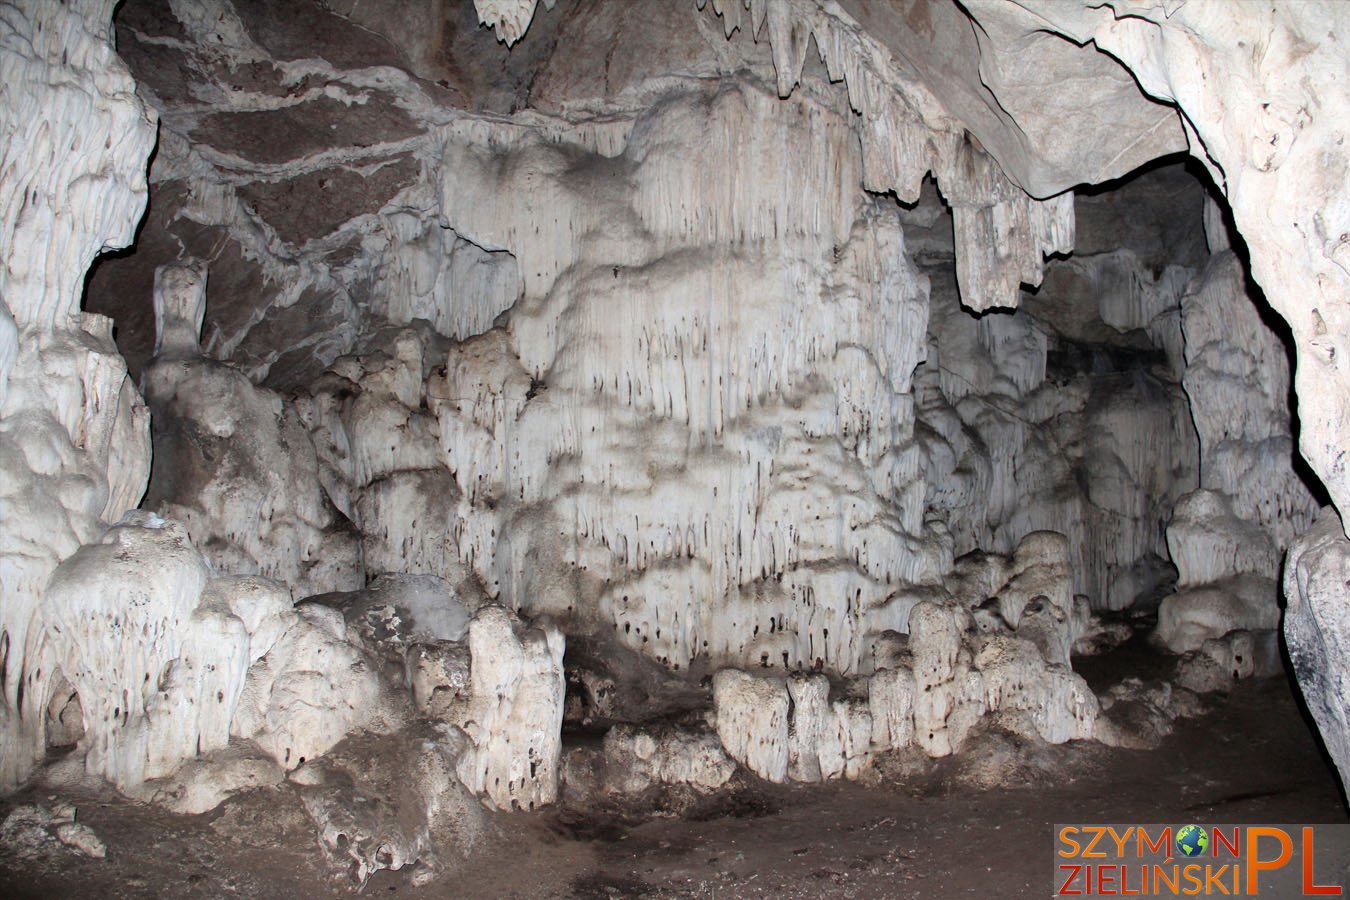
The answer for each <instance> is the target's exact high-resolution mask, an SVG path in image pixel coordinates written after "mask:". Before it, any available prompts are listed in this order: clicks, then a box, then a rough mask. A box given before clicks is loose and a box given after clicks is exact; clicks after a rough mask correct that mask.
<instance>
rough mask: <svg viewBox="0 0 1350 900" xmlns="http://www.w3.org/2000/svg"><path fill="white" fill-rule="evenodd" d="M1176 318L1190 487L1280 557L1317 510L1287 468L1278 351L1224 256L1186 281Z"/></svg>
mask: <svg viewBox="0 0 1350 900" xmlns="http://www.w3.org/2000/svg"><path fill="white" fill-rule="evenodd" d="M1181 314H1182V315H1181V328H1182V333H1183V334H1184V336H1185V340H1186V370H1185V375H1184V377H1183V383H1184V385H1185V388H1186V393H1187V394H1188V395H1189V396H1190V399H1191V414H1192V417H1193V419H1194V421H1195V427H1196V431H1197V432H1198V434H1199V438H1200V485H1199V486H1200V487H1201V488H1204V489H1206V490H1213V491H1219V492H1222V493H1224V494H1226V495H1228V497H1229V498H1230V499H1231V501H1232V504H1233V512H1234V514H1235V515H1237V516H1238V517H1239V518H1240V519H1243V520H1244V521H1247V522H1253V523H1255V524H1257V525H1259V526H1261V528H1262V529H1263V530H1265V531H1266V532H1267V533H1268V534H1269V535H1270V538H1271V541H1272V543H1273V544H1274V547H1275V550H1276V552H1278V553H1283V552H1284V550H1285V549H1286V548H1287V547H1288V546H1289V542H1290V541H1291V540H1292V539H1293V538H1294V536H1295V535H1299V534H1302V533H1303V532H1304V531H1306V530H1307V529H1308V526H1309V525H1311V524H1312V521H1313V519H1314V518H1315V517H1316V512H1317V504H1316V501H1314V499H1313V497H1312V494H1311V493H1310V492H1309V490H1308V488H1307V486H1306V485H1305V484H1304V483H1303V480H1302V479H1301V478H1300V476H1299V475H1298V474H1297V473H1296V472H1295V471H1294V468H1293V459H1294V452H1295V451H1294V441H1293V438H1292V436H1291V434H1290V414H1289V357H1288V350H1287V348H1286V347H1285V345H1284V343H1283V341H1281V339H1280V337H1279V336H1278V335H1276V334H1275V333H1274V332H1273V331H1272V330H1271V328H1270V326H1268V325H1267V324H1266V323H1264V322H1263V321H1262V320H1261V316H1260V313H1259V312H1258V310H1257V307H1256V305H1255V304H1254V303H1253V302H1252V301H1251V300H1250V298H1249V297H1248V296H1247V292H1246V288H1245V275H1244V273H1243V270H1242V265H1241V263H1240V262H1239V261H1238V259H1237V257H1236V255H1235V254H1234V253H1233V252H1231V251H1224V252H1220V253H1218V254H1216V255H1215V256H1214V257H1213V258H1212V260H1211V261H1210V264H1209V266H1208V268H1207V269H1206V271H1205V272H1203V273H1202V274H1201V275H1200V276H1199V277H1198V278H1197V279H1196V280H1195V281H1194V282H1192V284H1191V285H1190V286H1189V288H1188V289H1187V291H1186V294H1185V296H1184V297H1183V298H1182V302H1181Z"/></svg>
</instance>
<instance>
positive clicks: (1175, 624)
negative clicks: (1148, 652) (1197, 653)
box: [1156, 491, 1280, 653]
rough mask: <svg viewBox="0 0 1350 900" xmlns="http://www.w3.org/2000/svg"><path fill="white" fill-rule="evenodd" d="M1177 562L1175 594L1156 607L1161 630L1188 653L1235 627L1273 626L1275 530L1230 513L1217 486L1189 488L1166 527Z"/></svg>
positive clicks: (1276, 613)
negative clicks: (1273, 531)
mask: <svg viewBox="0 0 1350 900" xmlns="http://www.w3.org/2000/svg"><path fill="white" fill-rule="evenodd" d="M1167 540H1168V544H1169V545H1170V546H1171V548H1172V559H1173V561H1174V562H1175V563H1176V566H1177V573H1178V579H1177V592H1176V593H1175V594H1172V595H1170V596H1168V597H1167V598H1165V599H1164V600H1163V602H1162V605H1161V606H1160V607H1159V609H1158V628H1157V632H1156V636H1157V638H1158V640H1159V641H1161V642H1162V643H1163V645H1164V646H1166V647H1167V648H1168V649H1170V650H1172V651H1174V652H1177V653H1184V652H1186V651H1188V650H1195V649H1198V648H1199V647H1200V646H1201V645H1202V644H1203V643H1204V642H1205V641H1206V640H1208V639H1211V638H1220V637H1223V636H1224V635H1225V634H1227V633H1228V632H1229V631H1233V630H1235V629H1243V630H1253V629H1266V630H1269V629H1272V628H1275V627H1277V626H1278V625H1279V623H1280V610H1279V606H1278V603H1277V594H1278V586H1277V584H1276V582H1275V577H1274V576H1275V575H1276V573H1278V571H1279V560H1280V557H1279V554H1278V552H1277V551H1276V549H1275V545H1274V541H1273V540H1272V538H1271V536H1270V535H1269V534H1268V533H1267V532H1266V531H1265V530H1264V529H1262V528H1261V527H1260V526H1259V525H1257V524H1256V523H1254V522H1249V521H1245V520H1243V519H1240V518H1238V517H1237V515H1236V514H1234V512H1233V508H1232V504H1231V503H1230V501H1229V499H1228V497H1227V496H1226V495H1224V494H1221V493H1218V492H1215V491H1196V492H1194V493H1191V494H1187V495H1186V496H1185V497H1183V498H1182V500H1181V502H1180V503H1178V504H1177V509H1176V512H1174V513H1173V515H1172V521H1171V523H1170V524H1169V525H1168V526H1167Z"/></svg>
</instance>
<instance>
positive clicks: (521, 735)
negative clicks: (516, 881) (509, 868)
mask: <svg viewBox="0 0 1350 900" xmlns="http://www.w3.org/2000/svg"><path fill="white" fill-rule="evenodd" d="M468 645H469V654H470V659H471V660H472V662H471V680H470V686H469V694H468V698H467V700H466V701H465V703H464V704H463V705H462V707H460V708H458V709H457V710H456V711H455V713H454V715H455V716H456V724H458V725H460V726H461V727H462V728H463V729H464V732H465V733H466V734H467V735H468V736H469V742H470V745H471V746H470V747H469V748H467V749H466V750H465V752H464V753H463V754H462V755H461V756H460V758H459V761H458V762H457V764H456V772H457V773H458V775H459V780H460V781H461V782H462V783H463V784H464V786H465V787H467V788H468V789H469V790H470V791H472V792H473V793H474V794H476V795H478V796H480V797H485V798H487V799H488V800H489V801H491V802H492V803H493V804H494V805H495V806H496V807H497V808H499V809H508V810H509V809H534V808H536V807H538V806H542V805H544V804H547V803H552V802H553V801H554V800H555V799H556V798H557V795H558V767H559V759H560V756H561V754H562V716H563V695H564V691H565V687H566V685H565V682H564V679H563V669H562V657H563V646H564V639H563V636H562V633H561V632H560V631H559V630H558V628H557V626H555V625H553V624H552V623H547V622H545V623H540V624H539V625H537V626H535V627H524V626H522V624H521V623H520V622H519V621H518V620H517V619H515V617H514V616H512V615H511V613H510V612H509V611H507V610H506V609H503V608H502V607H500V606H496V605H492V604H489V605H487V606H484V607H483V608H482V609H480V610H479V611H478V613H477V614H476V615H475V616H474V617H473V619H472V621H470V622H469V635H468Z"/></svg>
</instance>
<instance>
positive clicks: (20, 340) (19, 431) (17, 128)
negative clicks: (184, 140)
mask: <svg viewBox="0 0 1350 900" xmlns="http://www.w3.org/2000/svg"><path fill="white" fill-rule="evenodd" d="M112 7H113V4H112V3H111V2H100V0H85V2H72V3H66V4H51V3H41V2H34V3H25V2H20V3H6V4H4V5H3V6H0V21H3V22H4V29H5V32H6V33H5V36H4V38H3V39H0V81H3V84H4V87H3V89H0V90H2V91H3V101H2V102H0V145H2V146H3V150H0V173H3V175H0V180H3V183H4V193H3V204H2V205H0V210H2V212H0V235H3V243H4V245H5V247H6V253H5V260H4V264H3V265H2V266H0V717H2V718H0V789H4V790H9V789H12V788H13V787H14V786H15V785H17V784H18V783H20V782H21V781H23V779H24V778H25V777H27V775H28V773H29V771H30V770H31V769H32V767H33V766H34V764H35V763H36V762H37V761H38V760H40V759H41V758H42V755H43V753H44V751H45V744H46V708H47V703H48V701H49V700H50V699H51V696H52V691H53V686H54V684H55V683H56V682H57V681H58V680H59V679H60V678H61V674H60V671H59V670H58V668H57V664H56V653H55V651H54V649H53V647H52V644H51V641H50V640H49V637H48V635H47V633H46V630H45V629H46V625H47V622H46V616H45V615H44V613H43V610H42V605H43V592H44V590H45V588H46V583H47V579H48V577H49V576H50V575H51V574H52V571H53V570H54V569H55V568H56V566H57V564H58V563H60V562H61V561H62V560H63V559H65V558H66V557H68V556H70V555H71V554H73V553H74V552H75V551H76V550H77V549H78V548H79V547H80V545H81V544H85V543H88V542H90V541H94V540H96V539H97V538H98V536H99V534H100V532H101V530H102V528H103V527H104V526H106V525H107V524H109V523H111V522H115V521H117V519H118V518H119V517H120V516H121V515H122V513H123V512H124V511H125V510H127V509H130V508H133V507H135V506H136V504H137V503H139V501H140V499H141V495H142V493H143V492H144V490H145V484H146V478H147V476H148V474H149V468H150V446H149V439H148V416H147V414H146V410H145V406H144V404H143V403H142V402H141V398H140V396H139V394H137V392H136V390H135V388H134V387H133V386H132V384H131V383H130V381H129V380H128V379H127V377H126V366H125V364H124V363H123V361H122V357H121V356H120V354H119V353H118V351H117V348H116V347H115V346H114V344H113V340H112V322H111V321H110V320H109V319H107V318H105V317H103V316H100V315H97V314H92V313H87V312H83V311H82V310H81V309H80V301H81V296H82V290H83V273H84V271H85V270H86V269H88V267H89V265H90V263H92V262H93V260H94V257H95V256H97V255H98V254H99V253H100V252H101V251H103V250H104V249H109V248H114V247H120V246H126V245H127V244H130V243H131V241H132V238H133V236H134V233H135V227H136V222H137V221H138V220H139V218H140V216H141V214H142V212H143V211H144V208H145V202H146V189H147V185H146V179H145V160H146V158H147V157H148V156H149V154H150V150H151V148H152V147H153V146H154V137H155V118H154V114H153V112H151V111H149V110H148V109H147V108H146V107H145V106H144V105H143V104H142V103H141V101H140V99H139V98H138V97H137V96H136V93H135V84H134V82H133V81H132V79H131V76H130V74H129V73H128V72H127V69H126V66H125V65H124V64H123V63H122V61H121V59H119V58H118V56H117V54H116V53H115V52H114V51H113V48H112V44H111V41H110V29H111V25H110V19H111V15H112Z"/></svg>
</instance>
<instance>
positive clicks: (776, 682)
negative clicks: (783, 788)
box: [713, 669, 792, 784]
mask: <svg viewBox="0 0 1350 900" xmlns="http://www.w3.org/2000/svg"><path fill="white" fill-rule="evenodd" d="M791 703H792V700H791V698H790V697H789V695H788V688H787V683H786V682H785V681H783V679H781V678H756V677H754V676H753V675H748V674H746V673H745V672H741V671H739V670H737V669H723V670H722V671H720V672H718V673H717V674H716V675H715V676H713V708H714V709H715V710H716V713H717V737H718V739H719V740H720V741H721V742H722V746H723V747H724V748H725V749H726V751H727V755H728V756H730V757H731V758H732V759H734V760H736V761H737V762H739V763H740V764H741V765H743V766H745V767H746V768H747V769H749V770H750V771H752V772H754V773H755V774H756V775H758V776H759V777H760V778H763V779H765V780H766V781H772V782H774V783H776V784H781V783H782V782H784V781H786V780H787V777H788V759H789V754H790V749H789V728H790V722H789V711H790V709H791Z"/></svg>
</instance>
